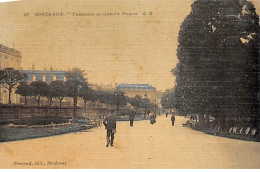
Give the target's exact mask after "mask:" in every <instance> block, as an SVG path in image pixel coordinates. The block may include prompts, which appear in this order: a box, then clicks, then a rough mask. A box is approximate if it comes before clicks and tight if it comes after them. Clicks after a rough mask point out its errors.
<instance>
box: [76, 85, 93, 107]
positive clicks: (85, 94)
mask: <svg viewBox="0 0 260 172" xmlns="http://www.w3.org/2000/svg"><path fill="white" fill-rule="evenodd" d="M79 96H80V97H82V99H83V100H84V104H85V107H87V101H91V102H93V103H94V102H95V101H97V94H96V92H95V91H94V90H93V89H91V88H89V87H86V86H85V87H82V88H81V89H80V91H79Z"/></svg>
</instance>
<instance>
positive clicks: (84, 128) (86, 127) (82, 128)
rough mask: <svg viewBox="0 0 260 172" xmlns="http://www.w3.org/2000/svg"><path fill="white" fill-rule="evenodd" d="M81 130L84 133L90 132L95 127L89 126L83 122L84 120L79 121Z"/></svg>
mask: <svg viewBox="0 0 260 172" xmlns="http://www.w3.org/2000/svg"><path fill="white" fill-rule="evenodd" d="M78 123H79V126H80V129H81V130H83V131H87V130H90V129H91V128H93V125H91V124H89V123H88V122H87V121H85V120H83V119H79V120H78Z"/></svg>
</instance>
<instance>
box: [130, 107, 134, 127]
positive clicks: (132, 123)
mask: <svg viewBox="0 0 260 172" xmlns="http://www.w3.org/2000/svg"><path fill="white" fill-rule="evenodd" d="M134 120H135V111H134V110H132V111H131V114H130V115H129V121H130V126H131V127H133V125H134Z"/></svg>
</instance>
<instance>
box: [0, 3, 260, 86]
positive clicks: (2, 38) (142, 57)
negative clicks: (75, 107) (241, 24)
mask: <svg viewBox="0 0 260 172" xmlns="http://www.w3.org/2000/svg"><path fill="white" fill-rule="evenodd" d="M192 2H193V0H142V1H141V0H131V1H126V0H99V1H96V0H73V1H72V0H55V1H54V0H44V1H42V0H24V1H17V2H8V3H1V4H0V18H1V21H0V43H2V44H4V45H7V46H9V47H13V46H14V47H15V49H18V50H19V51H21V52H22V56H23V58H22V68H23V69H30V68H31V67H32V64H34V65H35V68H36V69H39V70H41V69H47V70H49V69H50V68H51V67H52V68H54V69H55V70H69V69H72V68H74V67H77V68H80V69H82V70H85V71H86V73H87V78H88V82H90V83H94V84H99V85H100V84H120V83H134V84H137V83H139V84H146V83H147V84H151V85H153V86H155V87H156V88H157V89H158V90H165V89H168V88H172V87H173V86H174V84H175V78H174V76H173V75H172V74H171V72H170V71H171V69H172V68H174V67H175V66H176V64H177V62H178V60H177V56H176V49H177V45H178V41H177V36H178V32H179V29H180V25H181V23H182V21H183V20H184V19H185V17H186V16H187V15H188V14H189V13H190V10H191V7H190V5H191V4H192ZM254 4H255V6H256V9H257V12H258V14H260V13H259V9H260V1H259V0H254ZM41 13H56V14H59V15H60V13H63V15H62V16H42V14H41ZM73 13H74V15H73ZM76 13H77V14H79V13H81V14H84V13H85V14H87V16H77V15H76ZM105 13H109V14H110V13H112V15H104V14H105ZM117 13H119V16H118V14H117ZM122 13H124V15H122ZM126 13H127V14H128V15H126ZM129 13H131V15H130V14H129ZM133 13H135V14H136V13H138V14H137V15H133ZM144 13H145V15H144ZM28 14H29V15H28ZM99 14H100V16H98V15H99ZM92 15H94V16H92Z"/></svg>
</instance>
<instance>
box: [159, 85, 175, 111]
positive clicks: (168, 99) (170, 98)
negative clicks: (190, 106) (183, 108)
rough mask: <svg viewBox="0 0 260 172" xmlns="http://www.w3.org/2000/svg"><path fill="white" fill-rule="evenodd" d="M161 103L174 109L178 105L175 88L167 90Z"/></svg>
mask: <svg viewBox="0 0 260 172" xmlns="http://www.w3.org/2000/svg"><path fill="white" fill-rule="evenodd" d="M161 104H162V107H163V108H164V109H170V110H171V109H173V108H174V107H175V106H176V102H175V90H173V89H172V90H166V92H165V93H164V94H163V96H162V98H161Z"/></svg>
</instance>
